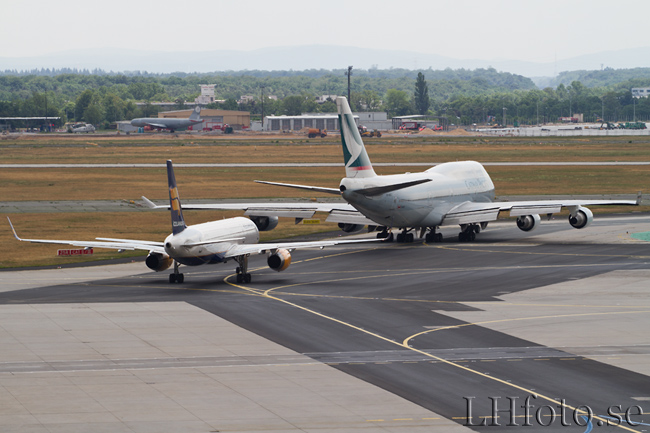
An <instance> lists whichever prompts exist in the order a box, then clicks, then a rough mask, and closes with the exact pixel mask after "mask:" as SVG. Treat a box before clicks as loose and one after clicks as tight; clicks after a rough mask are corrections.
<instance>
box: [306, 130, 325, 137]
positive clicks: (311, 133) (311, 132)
mask: <svg viewBox="0 0 650 433" xmlns="http://www.w3.org/2000/svg"><path fill="white" fill-rule="evenodd" d="M319 135H320V136H321V137H327V130H326V129H319V128H309V131H307V137H309V138H316V137H318V136H319Z"/></svg>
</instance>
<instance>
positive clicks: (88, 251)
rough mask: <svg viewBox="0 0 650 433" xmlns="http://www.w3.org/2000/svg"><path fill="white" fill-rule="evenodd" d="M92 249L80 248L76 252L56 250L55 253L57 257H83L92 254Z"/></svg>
mask: <svg viewBox="0 0 650 433" xmlns="http://www.w3.org/2000/svg"><path fill="white" fill-rule="evenodd" d="M92 253H93V249H92V248H88V249H86V248H80V249H77V250H58V251H57V252H56V255H57V256H85V255H88V254H92Z"/></svg>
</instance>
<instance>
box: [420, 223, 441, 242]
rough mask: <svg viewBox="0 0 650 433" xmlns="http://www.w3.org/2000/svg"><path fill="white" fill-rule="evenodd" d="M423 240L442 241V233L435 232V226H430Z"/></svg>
mask: <svg viewBox="0 0 650 433" xmlns="http://www.w3.org/2000/svg"><path fill="white" fill-rule="evenodd" d="M424 240H425V241H427V242H428V243H438V242H442V233H436V227H431V228H430V229H429V232H427V235H426V237H425V238H424Z"/></svg>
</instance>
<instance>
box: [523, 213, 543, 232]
mask: <svg viewBox="0 0 650 433" xmlns="http://www.w3.org/2000/svg"><path fill="white" fill-rule="evenodd" d="M541 220H542V219H541V218H540V217H539V215H537V214H534V215H521V216H519V217H517V227H519V230H523V231H525V232H529V231H531V230H533V229H535V228H536V227H537V226H538V225H539V222H540V221H541Z"/></svg>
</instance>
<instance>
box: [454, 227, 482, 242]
mask: <svg viewBox="0 0 650 433" xmlns="http://www.w3.org/2000/svg"><path fill="white" fill-rule="evenodd" d="M460 229H461V230H462V231H461V232H460V233H458V241H459V242H474V240H475V239H476V234H477V233H480V232H481V226H480V225H478V224H463V225H461V226H460Z"/></svg>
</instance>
